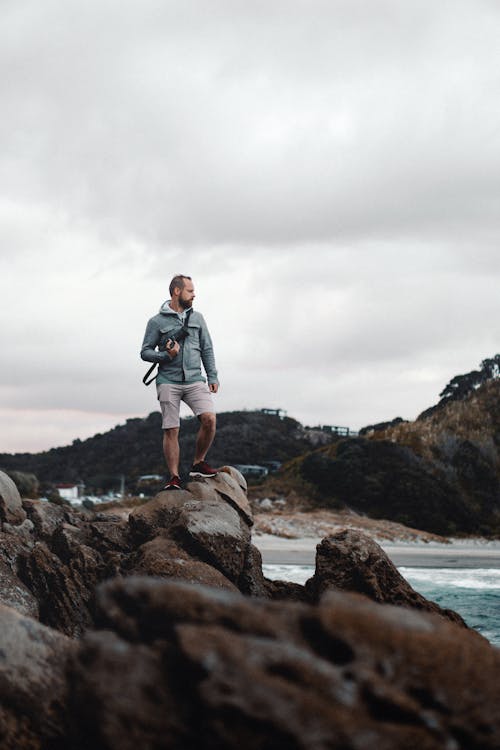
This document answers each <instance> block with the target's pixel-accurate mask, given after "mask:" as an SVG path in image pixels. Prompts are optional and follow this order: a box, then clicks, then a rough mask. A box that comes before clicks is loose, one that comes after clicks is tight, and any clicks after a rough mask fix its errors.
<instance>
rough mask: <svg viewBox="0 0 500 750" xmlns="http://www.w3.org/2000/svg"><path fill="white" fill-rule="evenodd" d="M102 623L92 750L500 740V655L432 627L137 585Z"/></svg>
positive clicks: (375, 611)
mask: <svg viewBox="0 0 500 750" xmlns="http://www.w3.org/2000/svg"><path fill="white" fill-rule="evenodd" d="M97 624H98V630H96V631H93V632H91V633H88V634H87V635H86V636H85V637H84V639H83V641H82V643H81V647H80V649H79V651H78V652H77V653H76V655H75V659H74V662H73V667H72V670H71V673H70V686H71V694H72V696H73V701H72V716H71V718H72V722H73V732H74V737H78V738H79V740H78V741H79V744H78V747H79V748H83V747H106V748H109V749H110V750H114V749H115V748H116V750H118V749H119V750H124V749H125V750H127V749H128V748H131V749H132V748H136V747H151V748H160V747H176V748H188V747H193V748H194V747H196V748H214V747H217V748H219V747H220V748H236V747H237V748H240V749H241V750H244V749H245V748H249V750H250V749H251V750H253V749H254V748H255V747H268V748H271V747H272V748H278V747H289V748H308V750H316V749H318V750H319V749H320V748H321V750H324V749H325V748H329V749H330V750H335V749H337V750H341V749H342V750H345V749H346V748H356V749H358V750H369V749H370V748H375V747H377V748H379V747H380V748H384V750H392V749H394V750H396V749H397V750H401V748H407V747H418V748H426V750H442V749H443V748H457V749H458V748H481V750H493V748H495V749H496V748H497V747H498V744H499V742H500V714H499V712H498V705H499V701H500V682H499V681H498V674H499V669H500V653H499V652H498V651H495V650H494V649H492V648H491V647H490V646H489V645H488V644H487V643H486V642H485V641H484V640H482V639H480V638H477V639H476V638H471V637H470V635H469V634H468V633H467V632H466V631H464V630H463V629H462V628H459V627H457V626H456V625H453V624H451V623H446V622H445V621H444V620H443V619H442V618H438V617H435V616H432V615H424V614H421V613H418V612H416V611H410V610H402V609H401V608H399V607H393V606H388V605H386V606H381V605H378V604H375V603H374V602H371V601H369V600H368V599H366V598H365V597H360V596H356V595H351V594H346V593H344V592H339V593H330V594H328V595H327V596H326V597H325V598H324V599H323V601H322V602H321V604H320V605H319V606H316V607H313V606H311V605H305V604H294V603H286V602H279V603H278V602H268V601H265V600H253V601H251V600H249V599H248V598H245V597H241V596H240V595H237V594H234V593H231V592H228V591H214V590H213V589H212V590H210V589H207V588H204V587H201V586H190V585H186V584H180V583H173V582H169V581H159V580H157V579H156V580H155V579H134V578H131V579H125V580H116V581H113V582H110V583H108V584H105V585H104V587H102V588H101V590H100V595H99V601H98V611H97ZM124 675H126V679H125V683H124ZM125 686H126V689H124V687H125Z"/></svg>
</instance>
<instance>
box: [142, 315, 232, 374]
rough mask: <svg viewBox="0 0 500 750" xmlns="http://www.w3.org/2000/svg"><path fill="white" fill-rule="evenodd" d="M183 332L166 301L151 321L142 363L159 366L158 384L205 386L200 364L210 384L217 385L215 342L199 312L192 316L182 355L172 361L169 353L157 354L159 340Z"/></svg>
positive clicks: (145, 340) (144, 345)
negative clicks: (201, 383) (153, 363)
mask: <svg viewBox="0 0 500 750" xmlns="http://www.w3.org/2000/svg"><path fill="white" fill-rule="evenodd" d="M181 328H182V323H181V321H180V318H179V316H178V315H177V313H176V312H175V310H172V308H171V307H170V300H167V301H166V302H164V303H163V305H162V306H161V307H160V312H159V313H158V315H155V316H154V317H153V318H150V320H149V321H148V324H147V326H146V333H145V334H144V341H143V342H142V349H141V359H143V360H145V361H146V362H157V363H158V377H157V379H156V383H157V384H158V385H160V384H161V383H175V384H179V383H185V384H186V385H189V384H190V383H196V382H200V381H201V382H205V378H204V377H203V375H202V373H201V363H202V362H203V367H204V369H205V372H206V374H207V377H208V383H209V384H211V383H218V382H219V381H218V380H217V369H216V367H215V357H214V349H213V346H212V339H211V338H210V334H209V332H208V328H207V324H206V323H205V319H204V317H203V315H202V314H201V313H199V312H197V311H196V310H193V312H192V313H191V314H190V316H189V321H188V330H189V335H188V337H187V338H185V339H184V341H181V342H180V351H179V353H178V354H177V356H176V357H174V358H173V359H171V357H170V355H169V354H168V352H167V351H166V350H163V351H158V350H157V347H158V344H159V343H160V340H164V341H166V339H167V338H169V337H170V336H171V335H172V336H173V335H175V334H176V333H178V332H179V331H180V329H181Z"/></svg>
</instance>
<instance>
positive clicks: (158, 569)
mask: <svg viewBox="0 0 500 750" xmlns="http://www.w3.org/2000/svg"><path fill="white" fill-rule="evenodd" d="M123 572H124V573H126V574H127V575H133V574H134V575H150V576H159V577H161V578H174V579H175V580H179V581H187V582H189V583H203V584H205V585H207V586H214V587H216V588H223V589H229V590H230V591H238V589H237V588H236V586H235V585H234V584H233V583H231V581H230V580H229V579H228V578H226V577H225V576H224V575H223V574H222V573H220V572H219V571H218V570H217V569H216V568H214V567H212V566H211V565H207V563H203V562H200V561H198V560H195V559H193V558H192V557H191V556H190V555H188V554H187V552H185V551H184V550H183V549H182V548H181V547H179V546H178V545H177V544H176V543H175V542H173V541H172V540H171V539H166V538H164V537H161V536H159V537H156V539H153V540H152V541H150V542H146V543H145V544H143V545H142V546H141V547H140V548H139V549H138V550H137V552H136V553H134V554H132V555H131V556H130V557H129V558H128V560H127V563H126V567H125V569H124V571H123Z"/></svg>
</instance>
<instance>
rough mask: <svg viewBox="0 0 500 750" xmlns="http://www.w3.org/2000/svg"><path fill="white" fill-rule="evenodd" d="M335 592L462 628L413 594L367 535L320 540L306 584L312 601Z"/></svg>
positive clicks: (347, 532) (349, 533)
mask: <svg viewBox="0 0 500 750" xmlns="http://www.w3.org/2000/svg"><path fill="white" fill-rule="evenodd" d="M330 589H336V590H341V591H352V592H356V593H359V594H364V595H365V596H368V597H369V598H370V599H373V600H374V601H376V602H380V603H385V604H394V605H397V606H400V607H411V608H414V609H420V610H425V611H427V612H433V613H434V614H436V615H440V616H442V617H446V618H448V619H450V620H452V621H453V622H456V623H457V624H459V625H462V626H463V627H466V625H465V623H464V621H463V620H462V618H461V617H460V615H458V614H457V613H456V612H453V611H452V610H449V609H442V608H441V607H440V606H439V605H438V604H436V603H435V602H431V601H429V600H428V599H426V598H425V597H424V596H422V595H421V594H419V593H418V592H416V591H415V590H414V589H413V588H412V587H411V586H410V584H409V583H408V581H406V579H405V578H403V576H402V575H401V573H399V571H398V569H397V568H396V566H395V565H394V563H393V562H391V560H390V559H389V557H388V555H387V554H386V553H385V552H384V550H383V549H382V548H381V547H380V546H379V545H378V544H377V543H376V542H374V541H373V539H371V538H370V537H369V536H366V534H363V533H362V532H360V531H355V530H354V529H343V530H341V531H338V532H337V533H336V534H332V535H331V536H329V537H327V538H326V539H323V541H322V542H321V544H318V546H317V548H316V570H315V573H314V576H313V577H312V578H310V579H309V581H307V583H306V591H307V592H308V594H309V596H310V598H311V601H313V602H317V601H318V600H319V599H320V598H321V596H322V595H323V594H324V592H325V591H328V590H330Z"/></svg>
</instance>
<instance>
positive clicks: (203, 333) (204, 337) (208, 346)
mask: <svg viewBox="0 0 500 750" xmlns="http://www.w3.org/2000/svg"><path fill="white" fill-rule="evenodd" d="M200 318H201V321H200V350H201V361H202V362H203V367H204V368H205V372H206V373H207V378H208V384H209V385H211V384H212V383H217V385H218V384H219V380H218V378H217V368H216V366H215V355H214V347H213V344H212V339H211V337H210V334H209V332H208V328H207V324H206V323H205V318H204V317H203V315H200ZM167 356H168V355H167Z"/></svg>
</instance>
